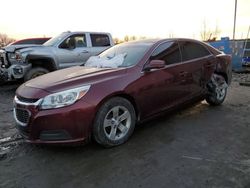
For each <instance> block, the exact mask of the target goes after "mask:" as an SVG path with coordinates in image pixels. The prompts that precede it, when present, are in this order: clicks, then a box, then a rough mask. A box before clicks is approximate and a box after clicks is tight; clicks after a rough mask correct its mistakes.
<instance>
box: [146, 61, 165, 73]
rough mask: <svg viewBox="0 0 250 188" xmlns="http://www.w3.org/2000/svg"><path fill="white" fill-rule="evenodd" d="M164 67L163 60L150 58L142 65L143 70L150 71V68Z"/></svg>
mask: <svg viewBox="0 0 250 188" xmlns="http://www.w3.org/2000/svg"><path fill="white" fill-rule="evenodd" d="M164 67H165V61H163V60H151V61H150V62H149V63H148V64H146V66H145V67H144V69H143V70H144V71H150V70H151V69H161V68H164Z"/></svg>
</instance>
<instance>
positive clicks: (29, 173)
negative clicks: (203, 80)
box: [0, 74, 250, 188]
mask: <svg viewBox="0 0 250 188" xmlns="http://www.w3.org/2000/svg"><path fill="white" fill-rule="evenodd" d="M249 79H250V75H248V74H234V75H233V82H232V84H231V86H230V88H229V90H228V96H227V98H226V101H225V102H224V104H223V105H222V106H219V107H211V106H209V105H208V104H207V103H206V102H204V101H203V102H201V103H198V104H196V105H194V106H192V107H189V108H186V109H183V110H181V111H178V112H174V113H172V114H169V115H166V116H165V117H161V118H158V119H155V120H153V121H150V122H147V123H144V124H143V125H140V126H139V127H138V128H137V129H136V131H135V133H134V134H133V136H132V138H131V139H130V140H129V141H128V142H127V143H126V144H124V145H122V146H119V147H116V148H111V149H104V148H102V147H100V146H98V145H97V144H95V143H90V144H88V145H86V146H78V147H48V146H34V145H30V144H27V143H24V142H23V140H22V139H21V138H20V137H19V135H18V133H17V132H16V130H15V125H14V120H13V118H12V99H13V97H14V94H15V90H16V88H17V87H18V84H15V83H14V84H8V85H4V86H0V107H1V108H0V187H4V188H5V187H18V188H19V187H28V188H29V187H31V188H36V187H53V188H54V187H150V188H151V187H170V188H175V187H177V188H181V187H190V188H196V187H197V188H200V187H220V188H228V187H234V188H235V187H242V188H248V187H250V116H249V114H250V113H249V112H250V87H247V86H241V85H239V82H245V81H246V80H249Z"/></svg>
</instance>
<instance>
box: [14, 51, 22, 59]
mask: <svg viewBox="0 0 250 188" xmlns="http://www.w3.org/2000/svg"><path fill="white" fill-rule="evenodd" d="M15 59H16V60H17V61H22V60H23V56H22V54H21V53H20V52H16V53H15Z"/></svg>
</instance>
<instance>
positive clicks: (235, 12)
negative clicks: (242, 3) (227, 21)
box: [233, 0, 237, 40]
mask: <svg viewBox="0 0 250 188" xmlns="http://www.w3.org/2000/svg"><path fill="white" fill-rule="evenodd" d="M236 14H237V0H235V7H234V28H233V40H234V39H235V27H236Z"/></svg>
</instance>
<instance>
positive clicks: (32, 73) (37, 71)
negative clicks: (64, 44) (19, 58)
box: [24, 67, 49, 82]
mask: <svg viewBox="0 0 250 188" xmlns="http://www.w3.org/2000/svg"><path fill="white" fill-rule="evenodd" d="M48 72H49V71H48V70H47V69H45V68H43V67H33V68H32V69H30V70H29V71H28V72H27V73H26V74H25V76H24V81H25V82H26V81H28V80H31V79H33V78H36V77H38V76H42V75H44V74H47V73H48Z"/></svg>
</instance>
